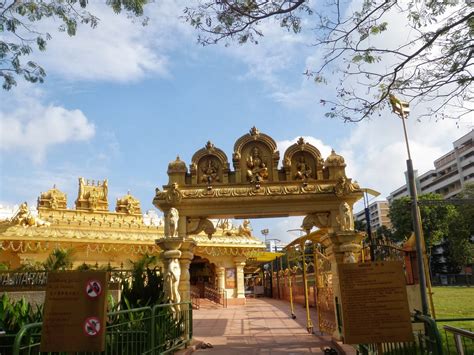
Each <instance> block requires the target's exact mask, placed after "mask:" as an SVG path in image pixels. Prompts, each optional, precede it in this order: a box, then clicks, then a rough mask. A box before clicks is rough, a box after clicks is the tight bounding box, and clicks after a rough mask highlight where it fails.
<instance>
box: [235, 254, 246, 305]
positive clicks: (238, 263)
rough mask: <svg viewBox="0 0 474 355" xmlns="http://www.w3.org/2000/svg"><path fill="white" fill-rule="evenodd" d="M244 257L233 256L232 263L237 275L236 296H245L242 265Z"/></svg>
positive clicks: (243, 264)
mask: <svg viewBox="0 0 474 355" xmlns="http://www.w3.org/2000/svg"><path fill="white" fill-rule="evenodd" d="M245 260H246V258H245V257H244V256H240V257H235V258H234V264H235V270H236V277H237V290H236V291H237V292H236V294H237V298H245V280H244V266H245Z"/></svg>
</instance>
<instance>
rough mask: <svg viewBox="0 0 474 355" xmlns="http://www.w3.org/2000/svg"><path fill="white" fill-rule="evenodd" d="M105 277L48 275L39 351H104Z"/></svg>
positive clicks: (72, 273)
mask: <svg viewBox="0 0 474 355" xmlns="http://www.w3.org/2000/svg"><path fill="white" fill-rule="evenodd" d="M107 288H108V275H107V272H105V271H63V272H50V273H49V274H48V284H47V286H46V299H45V304H44V316H43V327H42V333H41V348H40V351H54V352H59V351H71V352H72V351H104V350H105V318H106V297H107Z"/></svg>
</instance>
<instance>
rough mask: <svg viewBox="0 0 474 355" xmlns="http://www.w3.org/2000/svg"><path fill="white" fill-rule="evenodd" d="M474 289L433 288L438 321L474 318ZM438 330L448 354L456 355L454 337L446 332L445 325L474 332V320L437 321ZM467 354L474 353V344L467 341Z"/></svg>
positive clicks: (458, 287)
mask: <svg viewBox="0 0 474 355" xmlns="http://www.w3.org/2000/svg"><path fill="white" fill-rule="evenodd" d="M473 300H474V287H465V286H452V287H433V301H434V304H435V312H436V318H437V319H452V318H474V301H473ZM437 324H438V329H439V332H440V334H441V337H442V339H443V345H444V348H445V350H446V352H447V353H448V354H449V353H451V354H455V353H456V350H455V347H454V342H453V336H452V335H451V333H447V332H445V330H444V329H443V326H444V325H450V326H453V327H457V328H463V329H468V330H470V331H473V330H474V320H472V321H465V322H462V321H453V322H441V321H437ZM465 350H466V353H467V354H473V353H474V342H473V341H472V340H467V341H466V343H465Z"/></svg>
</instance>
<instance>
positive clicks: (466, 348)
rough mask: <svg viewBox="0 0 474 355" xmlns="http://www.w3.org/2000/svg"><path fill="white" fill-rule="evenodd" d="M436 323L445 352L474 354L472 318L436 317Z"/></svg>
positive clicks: (473, 319) (473, 324)
mask: <svg viewBox="0 0 474 355" xmlns="http://www.w3.org/2000/svg"><path fill="white" fill-rule="evenodd" d="M436 323H437V324H438V329H439V330H440V332H441V334H442V341H443V350H444V352H445V353H446V354H463V353H464V354H470V355H471V354H474V338H473V336H472V335H473V334H474V332H473V330H474V318H449V319H442V318H440V319H436ZM446 323H448V324H446ZM450 323H451V324H450ZM453 323H454V324H453ZM461 350H462V352H461Z"/></svg>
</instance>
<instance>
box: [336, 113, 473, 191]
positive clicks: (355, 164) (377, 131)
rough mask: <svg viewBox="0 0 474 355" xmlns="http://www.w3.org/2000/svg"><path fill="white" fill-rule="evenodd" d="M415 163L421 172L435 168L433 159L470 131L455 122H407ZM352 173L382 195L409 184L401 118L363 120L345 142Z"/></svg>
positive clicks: (344, 145) (345, 151)
mask: <svg viewBox="0 0 474 355" xmlns="http://www.w3.org/2000/svg"><path fill="white" fill-rule="evenodd" d="M406 122H407V130H408V137H409V144H410V150H411V155H412V160H413V165H414V168H415V169H416V170H418V173H419V175H421V174H423V173H425V172H427V171H428V170H430V169H434V166H433V161H434V160H435V159H437V158H439V157H440V156H442V155H443V154H446V153H447V152H448V151H450V150H451V149H452V142H453V141H454V140H456V139H457V138H459V137H461V136H462V135H464V134H466V133H467V132H468V131H469V128H468V127H467V126H462V127H461V128H457V126H456V124H455V122H453V121H440V122H432V121H431V122H430V121H428V122H427V121H423V122H418V121H416V120H415V119H412V118H409V119H408V120H407V121H406ZM341 148H342V150H341V154H342V155H343V156H344V157H345V159H346V163H347V174H348V176H350V177H352V178H354V179H356V180H357V181H358V182H359V183H360V185H361V186H363V187H369V188H372V189H375V190H377V191H379V192H381V196H380V198H384V197H386V196H388V194H389V193H390V192H392V191H393V190H395V189H396V188H398V187H400V186H402V185H403V184H404V183H405V176H404V172H405V171H406V160H407V150H406V145H405V140H404V135H403V128H402V122H401V121H400V119H399V118H397V117H396V116H394V115H392V117H386V118H380V119H377V120H373V121H365V122H361V123H359V124H358V125H356V126H355V127H354V129H353V130H352V131H351V134H350V137H349V139H348V140H346V141H345V142H343V144H342V147H341Z"/></svg>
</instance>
